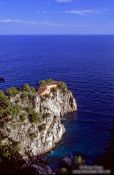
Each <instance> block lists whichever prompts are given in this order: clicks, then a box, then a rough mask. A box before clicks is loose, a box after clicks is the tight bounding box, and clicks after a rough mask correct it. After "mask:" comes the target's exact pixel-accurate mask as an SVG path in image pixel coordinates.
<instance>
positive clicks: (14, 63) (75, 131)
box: [0, 35, 114, 165]
mask: <svg viewBox="0 0 114 175" xmlns="http://www.w3.org/2000/svg"><path fill="white" fill-rule="evenodd" d="M0 77H4V78H5V83H1V84H0V89H7V88H8V87H11V86H18V87H21V86H22V85H23V84H24V83H29V84H30V85H31V86H36V84H37V83H38V81H39V80H41V79H47V78H52V79H55V80H62V81H64V82H66V83H67V85H68V88H69V89H70V90H71V91H72V92H73V94H74V96H75V98H76V100H77V105H78V111H77V112H75V113H72V114H68V115H66V117H65V118H66V120H65V121H63V122H64V125H65V127H66V133H65V134H64V136H63V138H62V140H61V141H60V142H59V143H58V144H57V146H56V147H55V149H54V150H53V151H52V152H50V153H48V155H47V156H48V158H49V160H50V164H51V165H54V164H57V161H58V159H60V158H62V157H64V156H65V155H74V154H77V153H79V154H82V155H83V156H84V157H85V158H86V160H87V162H88V163H90V164H94V161H95V159H96V158H97V157H98V156H100V155H102V154H103V153H105V152H106V150H107V149H108V147H109V141H110V139H111V138H112V132H111V129H112V122H113V120H114V36H111V35H109V36H108V35H94V36H92V35H90V36H87V35H82V36H73V35H68V36H65V35H58V36H46V35H45V36H43V35H42V36H0Z"/></svg>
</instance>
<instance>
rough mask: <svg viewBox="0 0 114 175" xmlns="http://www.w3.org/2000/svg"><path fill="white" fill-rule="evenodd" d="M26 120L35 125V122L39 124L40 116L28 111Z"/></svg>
mask: <svg viewBox="0 0 114 175" xmlns="http://www.w3.org/2000/svg"><path fill="white" fill-rule="evenodd" d="M28 113H29V114H28V119H29V121H30V122H31V123H36V122H40V115H39V113H37V112H35V111H34V110H32V109H29V111H28Z"/></svg>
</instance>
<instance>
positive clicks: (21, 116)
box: [19, 112, 26, 122]
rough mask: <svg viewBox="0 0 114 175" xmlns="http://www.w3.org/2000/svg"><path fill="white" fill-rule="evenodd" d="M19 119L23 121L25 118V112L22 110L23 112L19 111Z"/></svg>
mask: <svg viewBox="0 0 114 175" xmlns="http://www.w3.org/2000/svg"><path fill="white" fill-rule="evenodd" d="M19 118H20V121H21V122H24V120H25V118H26V113H25V112H23V113H21V115H20V117H19Z"/></svg>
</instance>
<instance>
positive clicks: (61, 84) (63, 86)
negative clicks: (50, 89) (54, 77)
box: [58, 81, 67, 90]
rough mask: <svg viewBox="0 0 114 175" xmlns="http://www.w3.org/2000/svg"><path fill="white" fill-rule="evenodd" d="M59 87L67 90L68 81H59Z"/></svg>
mask: <svg viewBox="0 0 114 175" xmlns="http://www.w3.org/2000/svg"><path fill="white" fill-rule="evenodd" d="M58 88H60V89H62V90H67V85H66V83H64V82H62V81H59V82H58Z"/></svg>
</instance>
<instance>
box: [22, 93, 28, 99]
mask: <svg viewBox="0 0 114 175" xmlns="http://www.w3.org/2000/svg"><path fill="white" fill-rule="evenodd" d="M27 97H28V92H26V91H25V92H22V93H21V99H22V100H24V99H25V98H27Z"/></svg>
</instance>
